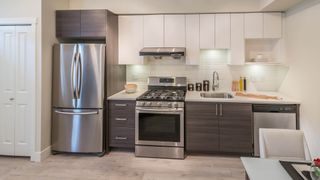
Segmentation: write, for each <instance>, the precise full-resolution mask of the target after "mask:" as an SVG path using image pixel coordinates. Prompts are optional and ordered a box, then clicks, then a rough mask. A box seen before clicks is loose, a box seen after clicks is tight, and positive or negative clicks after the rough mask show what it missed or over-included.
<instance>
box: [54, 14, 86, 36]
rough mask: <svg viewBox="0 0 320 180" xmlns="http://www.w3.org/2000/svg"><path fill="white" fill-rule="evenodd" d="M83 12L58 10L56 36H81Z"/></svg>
mask: <svg viewBox="0 0 320 180" xmlns="http://www.w3.org/2000/svg"><path fill="white" fill-rule="evenodd" d="M80 14H81V12H80V11H69V10H66V11H56V36H57V38H78V37H81V32H80V28H81V15H80Z"/></svg>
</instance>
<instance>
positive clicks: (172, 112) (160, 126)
mask: <svg viewBox="0 0 320 180" xmlns="http://www.w3.org/2000/svg"><path fill="white" fill-rule="evenodd" d="M135 143H136V145H150V146H173V147H184V110H183V108H178V109H152V108H150V109H149V108H140V107H137V108H136V128H135Z"/></svg>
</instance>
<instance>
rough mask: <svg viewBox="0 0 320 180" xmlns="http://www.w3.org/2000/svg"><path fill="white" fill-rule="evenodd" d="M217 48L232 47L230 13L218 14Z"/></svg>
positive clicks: (216, 26)
mask: <svg viewBox="0 0 320 180" xmlns="http://www.w3.org/2000/svg"><path fill="white" fill-rule="evenodd" d="M215 28H216V29H215V32H216V33H215V39H216V42H215V48H216V49H230V30H231V27H230V14H216V25H215Z"/></svg>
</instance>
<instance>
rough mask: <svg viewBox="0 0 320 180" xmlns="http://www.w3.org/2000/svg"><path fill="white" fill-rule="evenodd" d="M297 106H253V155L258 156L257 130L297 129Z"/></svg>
mask: <svg viewBox="0 0 320 180" xmlns="http://www.w3.org/2000/svg"><path fill="white" fill-rule="evenodd" d="M297 109H298V107H297V105H283V104H257V105H253V119H254V155H255V156H259V155H260V150H259V149H260V148H259V129H260V128H273V129H297V128H298V125H297Z"/></svg>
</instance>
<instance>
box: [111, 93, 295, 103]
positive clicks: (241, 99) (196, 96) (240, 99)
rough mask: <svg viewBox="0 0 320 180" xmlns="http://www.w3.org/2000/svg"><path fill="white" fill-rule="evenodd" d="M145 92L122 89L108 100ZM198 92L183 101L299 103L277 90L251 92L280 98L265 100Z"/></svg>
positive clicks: (131, 97) (188, 95)
mask: <svg viewBox="0 0 320 180" xmlns="http://www.w3.org/2000/svg"><path fill="white" fill-rule="evenodd" d="M145 92H146V90H138V91H137V92H135V93H130V94H128V93H126V92H125V91H124V90H123V91H120V92H118V93H116V94H114V95H112V96H110V97H108V100H128V101H129V100H133V101H134V100H136V99H137V98H138V97H139V96H141V95H142V94H143V93H145ZM209 92H211V91H209ZM215 92H219V91H215ZM200 93H201V92H198V91H188V92H187V94H186V98H185V101H186V102H234V103H252V104H300V102H299V101H297V100H295V99H292V98H289V97H287V96H285V95H283V94H281V93H278V92H252V93H255V94H263V95H269V96H277V97H279V98H281V99H280V100H265V99H256V98H248V97H239V96H234V98H231V99H224V98H203V97H201V96H200ZM229 93H231V94H233V95H234V94H235V93H233V92H229Z"/></svg>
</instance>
